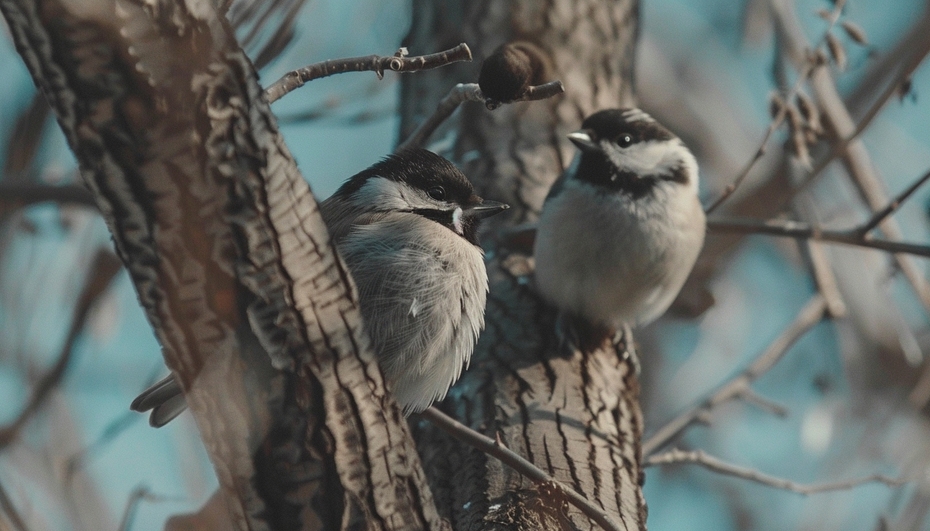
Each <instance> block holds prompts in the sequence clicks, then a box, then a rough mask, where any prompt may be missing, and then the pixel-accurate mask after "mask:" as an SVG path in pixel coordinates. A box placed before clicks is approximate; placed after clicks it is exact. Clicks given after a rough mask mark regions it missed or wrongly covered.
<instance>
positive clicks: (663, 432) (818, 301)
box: [643, 293, 827, 456]
mask: <svg viewBox="0 0 930 531" xmlns="http://www.w3.org/2000/svg"><path fill="white" fill-rule="evenodd" d="M826 309H827V304H826V301H825V300H824V298H823V296H822V295H820V294H819V293H818V294H816V295H814V296H813V297H811V299H810V300H809V301H808V302H807V304H806V305H805V306H804V308H802V309H801V311H800V312H798V315H797V317H795V318H794V321H792V322H791V324H790V325H788V327H787V328H786V329H785V330H784V331H783V332H782V333H781V335H779V336H778V337H777V338H775V340H774V341H772V343H771V344H770V345H769V346H768V347H767V348H766V349H765V350H764V351H763V352H762V354H760V355H759V357H757V358H756V359H755V360H754V361H753V362H752V364H750V365H749V367H747V368H746V369H745V370H744V371H743V372H741V373H739V374H738V375H736V376H735V377H734V378H732V379H731V380H729V381H727V382H726V383H724V384H723V385H721V386H720V387H718V388H717V390H716V391H714V392H713V393H712V394H711V395H710V396H709V397H708V398H707V399H705V400H704V401H702V402H701V403H700V404H697V405H696V406H694V407H692V408H691V409H689V410H688V411H685V412H684V413H682V414H680V415H678V416H677V417H675V418H674V419H672V420H671V421H670V422H669V423H668V424H666V425H664V426H662V427H661V428H659V429H658V430H656V432H655V433H653V434H652V436H651V437H649V438H648V439H646V441H645V442H644V443H643V455H646V456H648V455H651V454H653V453H655V451H656V450H658V449H659V448H661V447H663V446H665V445H666V444H668V443H669V442H670V441H671V440H672V439H674V438H675V437H677V436H678V434H680V433H681V432H683V431H684V430H685V429H687V428H688V427H689V426H691V425H692V424H694V423H695V422H699V421H701V420H702V419H704V418H707V416H708V415H709V414H710V412H711V410H713V409H714V408H715V407H717V406H719V405H720V404H724V403H726V402H729V401H731V400H735V399H738V398H740V396H743V395H744V393H745V392H746V389H748V388H749V385H750V384H752V382H754V381H756V380H757V379H758V378H759V377H760V376H762V375H763V374H765V373H766V372H768V370H769V369H771V368H772V367H774V366H775V364H776V363H778V362H779V361H780V360H781V359H782V357H784V355H785V354H786V353H787V352H788V349H789V348H791V346H792V345H794V343H795V341H797V340H798V339H799V338H800V337H801V336H803V335H804V334H805V333H806V332H807V331H808V330H810V329H811V328H813V327H814V325H816V324H817V323H819V322H820V320H821V319H822V318H823V316H824V313H825V312H826Z"/></svg>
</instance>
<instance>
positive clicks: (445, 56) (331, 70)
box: [265, 43, 471, 103]
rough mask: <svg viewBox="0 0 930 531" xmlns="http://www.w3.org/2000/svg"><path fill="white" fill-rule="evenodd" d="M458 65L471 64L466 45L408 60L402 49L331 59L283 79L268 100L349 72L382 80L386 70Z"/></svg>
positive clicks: (267, 91)
mask: <svg viewBox="0 0 930 531" xmlns="http://www.w3.org/2000/svg"><path fill="white" fill-rule="evenodd" d="M458 61H471V50H470V49H468V45H466V44H465V43H462V44H459V45H458V46H456V47H455V48H450V49H448V50H445V51H442V52H438V53H433V54H429V55H419V56H416V57H407V56H406V49H405V48H401V49H400V50H398V51H397V53H396V54H394V55H393V56H381V55H366V56H364V57H349V58H346V59H331V60H329V61H323V62H321V63H314V64H312V65H309V66H305V67H303V68H299V69H297V70H292V71H290V72H288V73H287V74H284V76H282V77H281V79H279V80H277V81H275V82H274V83H272V84H271V86H269V87H268V88H267V89H265V99H267V100H268V103H274V102H276V101H278V100H279V99H281V98H282V97H283V96H284V95H285V94H287V93H289V92H291V91H292V90H294V89H296V88H298V87H302V86H303V85H304V83H306V82H308V81H313V80H314V79H319V78H321V77H327V76H331V75H334V74H342V73H345V72H375V73H376V74H378V79H381V78H382V77H384V72H385V70H391V71H394V72H417V71H420V70H429V69H432V68H438V67H440V66H446V65H448V64H451V63H456V62H458Z"/></svg>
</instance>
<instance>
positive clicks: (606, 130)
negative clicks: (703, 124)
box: [581, 107, 675, 142]
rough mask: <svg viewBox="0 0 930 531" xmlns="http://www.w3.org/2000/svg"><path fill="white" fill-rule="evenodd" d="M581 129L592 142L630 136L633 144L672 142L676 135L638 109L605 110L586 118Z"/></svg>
mask: <svg viewBox="0 0 930 531" xmlns="http://www.w3.org/2000/svg"><path fill="white" fill-rule="evenodd" d="M581 128H582V130H584V131H587V132H588V134H589V135H591V136H592V138H591V140H593V141H597V140H601V139H607V140H613V139H616V138H618V137H619V136H620V135H622V134H628V135H630V136H631V137H632V139H633V142H645V141H649V140H657V141H662V140H671V139H673V138H675V135H674V134H672V132H671V131H669V130H668V129H666V128H665V127H664V126H663V125H662V124H660V123H659V122H657V121H655V120H654V119H652V117H651V116H649V115H648V114H646V113H645V112H643V111H641V110H639V109H636V108H632V107H630V108H625V109H605V110H603V111H598V112H596V113H594V114H592V115H591V116H588V117H587V118H585V121H584V122H582V123H581Z"/></svg>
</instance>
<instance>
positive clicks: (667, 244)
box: [533, 108, 706, 362]
mask: <svg viewBox="0 0 930 531" xmlns="http://www.w3.org/2000/svg"><path fill="white" fill-rule="evenodd" d="M568 138H569V140H571V142H572V143H574V144H575V146H577V148H578V151H579V152H578V154H577V155H576V156H575V158H574V159H573V160H572V162H571V164H570V165H569V167H568V168H567V169H566V170H565V172H564V173H563V174H562V176H561V177H560V178H559V179H558V180H557V181H556V183H555V184H554V185H553V187H552V189H551V190H550V192H549V195H548V196H547V198H546V200H545V202H544V203H543V208H542V211H541V213H540V218H539V222H538V226H537V233H536V240H535V243H534V246H533V258H534V262H535V286H536V289H537V290H538V292H539V294H540V295H541V296H542V298H543V299H544V300H546V301H548V302H549V303H550V304H551V305H553V306H555V307H556V308H558V309H559V310H560V317H562V316H563V315H564V314H567V315H568V316H570V317H571V318H573V319H572V320H571V322H577V319H576V318H579V317H580V318H581V319H582V320H583V322H584V323H587V324H591V325H595V326H596V327H598V328H599V329H601V330H607V331H614V332H617V331H620V330H623V331H624V332H628V331H629V329H630V328H631V327H637V326H643V325H646V324H649V323H650V322H652V321H654V320H655V319H657V318H658V317H659V316H661V315H662V314H663V313H665V311H666V310H667V309H668V307H669V306H670V305H671V303H672V301H673V300H674V299H675V297H676V296H677V295H678V292H679V291H681V287H682V286H683V285H684V283H685V280H686V279H687V277H688V275H689V273H690V272H691V269H692V268H693V267H694V263H695V261H696V260H697V257H698V253H699V252H700V250H701V247H702V246H703V244H704V233H705V224H706V221H705V215H704V210H703V208H702V207H701V203H700V200H699V198H698V165H697V161H696V159H695V157H694V155H693V154H692V153H691V151H690V150H689V149H688V147H687V146H686V145H685V144H684V142H682V140H681V139H680V138H678V137H677V136H675V135H674V134H673V133H672V132H671V131H669V130H668V129H667V128H666V127H664V126H663V125H662V124H660V123H659V122H658V121H656V120H655V119H654V118H652V117H651V116H650V115H649V114H647V113H646V112H644V111H642V110H640V109H637V108H620V109H605V110H601V111H598V112H595V113H594V114H591V115H590V116H588V117H587V118H586V119H585V120H584V121H583V122H582V124H581V129H580V130H578V131H575V132H573V133H570V134H569V135H568ZM634 362H636V360H635V359H634Z"/></svg>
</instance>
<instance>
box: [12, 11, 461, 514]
mask: <svg viewBox="0 0 930 531" xmlns="http://www.w3.org/2000/svg"><path fill="white" fill-rule="evenodd" d="M0 9H2V12H3V15H4V17H5V18H6V20H7V22H8V24H9V26H10V28H11V30H12V33H13V35H14V39H15V41H16V44H17V47H18V50H19V51H20V53H21V55H22V56H23V58H24V60H25V62H26V64H27V66H28V67H29V70H30V71H31V73H32V75H33V77H34V79H35V81H36V84H37V85H38V86H39V87H40V88H41V89H42V91H43V92H44V93H45V95H46V97H47V98H48V99H49V101H50V103H51V105H52V108H53V109H54V110H55V112H56V115H57V117H58V121H59V124H60V125H61V127H62V129H63V130H64V132H65V135H66V137H67V139H68V141H69V143H70V145H71V147H72V149H73V150H74V152H75V154H76V156H77V158H78V160H79V162H80V164H81V170H82V175H83V177H84V180H85V182H86V183H87V185H88V187H89V188H90V189H91V191H92V192H93V194H94V196H95V198H96V202H97V205H98V207H99V208H100V211H101V212H102V213H103V215H104V217H105V219H106V221H107V224H108V225H109V228H110V230H111V232H112V233H113V238H114V241H115V244H116V248H117V251H118V252H119V255H120V257H121V258H122V260H123V262H124V263H125V264H126V266H127V268H128V270H129V273H130V275H131V277H132V280H133V282H134V284H135V286H136V290H137V292H138V295H139V300H140V302H141V303H142V305H143V307H144V309H145V311H146V314H147V316H148V318H149V320H150V322H151V324H152V326H153V328H154V330H155V333H156V335H157V337H158V339H159V341H160V342H161V344H162V346H163V347H164V356H165V361H166V362H167V364H168V365H169V367H170V368H171V369H172V370H173V371H174V373H175V375H176V376H177V377H178V378H179V381H180V382H181V384H182V387H183V388H184V390H185V394H186V397H187V400H188V403H189V405H190V407H191V410H192V412H193V413H194V416H195V418H196V420H197V423H198V426H199V428H200V430H201V433H202V436H203V439H204V442H205V444H206V447H207V450H208V452H209V454H210V457H211V459H212V461H213V463H214V466H215V468H216V471H217V475H218V477H219V480H220V484H221V487H222V490H223V493H224V495H225V498H226V501H227V504H228V506H229V508H230V511H231V513H232V516H233V519H234V521H235V524H236V525H237V527H239V528H241V529H246V528H247V529H336V528H340V527H342V528H351V529H392V530H393V529H425V528H429V529H440V528H441V527H442V525H443V524H442V522H441V520H440V519H439V518H438V515H437V513H436V511H435V508H434V505H433V501H432V497H431V494H430V491H429V489H428V488H427V487H426V482H425V477H424V475H423V472H422V470H421V468H420V463H419V459H418V456H417V454H416V450H415V448H414V446H413V443H412V440H411V438H410V437H409V433H408V428H407V426H406V424H405V423H404V422H403V419H402V418H401V417H400V415H399V413H398V410H397V408H396V406H394V405H393V404H392V399H391V398H390V397H389V396H388V395H386V394H385V391H384V385H383V382H382V380H381V376H380V372H379V370H378V368H377V366H376V365H375V361H374V357H373V355H372V353H371V350H370V348H369V345H368V339H367V337H366V335H365V334H364V331H363V330H362V328H361V319H360V316H359V313H358V310H357V307H356V294H355V292H354V286H353V284H352V281H351V279H350V278H349V275H348V273H347V271H346V270H345V268H344V266H343V264H342V263H341V262H340V261H339V259H338V258H337V256H336V254H335V251H334V248H333V246H332V245H331V243H330V241H329V237H328V234H327V230H326V227H325V225H324V224H323V222H322V219H321V217H320V214H319V211H318V209H317V204H316V202H315V200H314V198H313V196H312V194H311V193H310V190H309V188H308V186H307V184H306V182H305V181H304V180H303V178H302V177H301V176H300V174H299V172H298V171H297V169H296V166H295V164H294V161H293V159H292V158H291V155H290V153H289V152H288V150H287V148H286V147H285V146H284V144H283V141H282V139H281V137H280V135H279V134H278V132H277V127H276V124H275V120H274V118H273V115H272V114H271V112H270V110H269V108H268V105H267V103H265V101H264V99H263V97H262V90H261V87H260V86H259V85H258V83H257V79H256V76H255V72H254V69H253V68H252V65H251V63H250V62H249V60H248V58H246V57H245V55H244V54H243V53H242V51H241V50H240V49H239V48H238V46H237V45H236V44H235V40H234V38H233V36H232V32H231V30H230V28H229V26H228V24H227V23H226V21H225V20H224V19H223V18H222V17H218V16H217V14H216V12H215V11H214V8H213V4H212V3H210V2H206V1H203V2H197V1H195V0H192V1H190V2H186V3H185V2H183V1H180V0H178V1H170V0H165V1H156V0H151V1H143V0H138V1H118V2H116V3H114V2H110V1H106V0H99V1H81V2H77V1H70V0H61V1H52V0H49V1H40V2H39V1H37V2H33V1H29V0H0ZM114 12H115V13H117V14H118V16H116V17H115V16H114Z"/></svg>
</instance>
